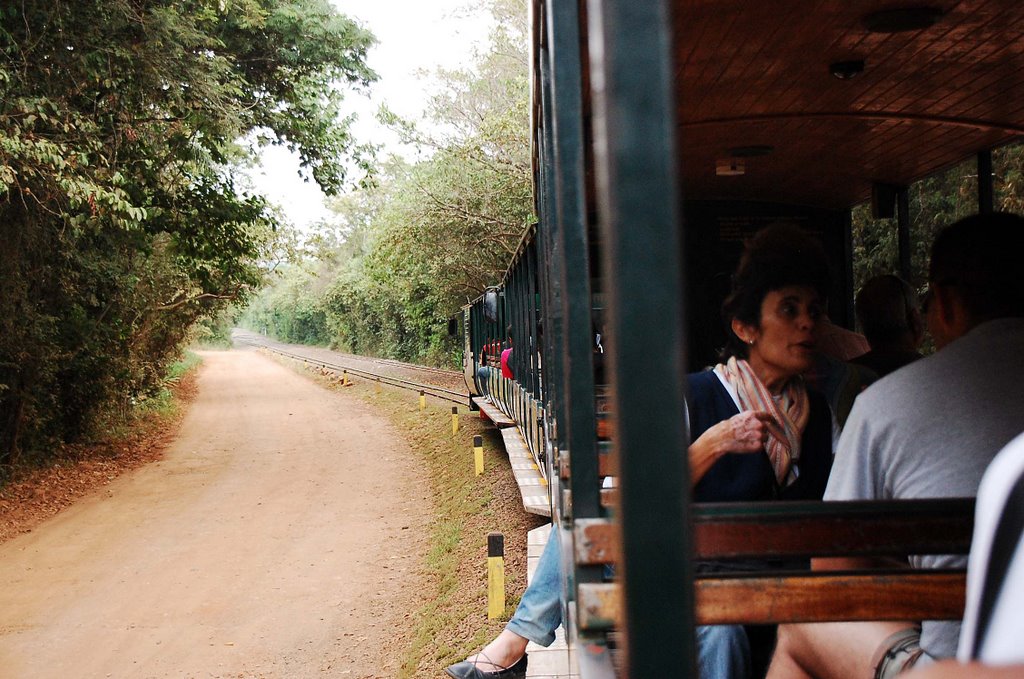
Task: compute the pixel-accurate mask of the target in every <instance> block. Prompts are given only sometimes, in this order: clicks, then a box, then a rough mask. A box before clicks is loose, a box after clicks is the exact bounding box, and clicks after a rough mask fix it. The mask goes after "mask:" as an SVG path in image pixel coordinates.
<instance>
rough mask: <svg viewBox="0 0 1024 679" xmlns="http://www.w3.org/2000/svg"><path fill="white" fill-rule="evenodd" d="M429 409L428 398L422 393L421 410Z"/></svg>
mask: <svg viewBox="0 0 1024 679" xmlns="http://www.w3.org/2000/svg"><path fill="white" fill-rule="evenodd" d="M426 409H427V396H426V394H424V393H423V392H422V391H421V392H420V410H426Z"/></svg>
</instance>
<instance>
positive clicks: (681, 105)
mask: <svg viewBox="0 0 1024 679" xmlns="http://www.w3.org/2000/svg"><path fill="white" fill-rule="evenodd" d="M530 11H531V21H532V26H533V51H532V71H533V72H532V76H533V97H534V101H533V107H532V116H533V120H532V128H533V132H534V138H533V143H534V172H535V201H536V212H537V216H538V221H537V224H536V227H535V228H534V229H531V230H530V233H528V234H527V235H526V237H525V238H524V240H523V244H522V246H521V247H520V249H519V254H518V255H517V256H516V258H515V259H514V261H513V262H512V263H511V265H510V268H509V272H508V274H507V276H506V278H505V280H504V281H503V283H502V285H501V286H500V287H499V288H497V289H495V290H492V291H489V294H487V295H484V296H483V297H481V299H480V300H478V301H477V302H476V303H475V304H473V305H471V306H470V307H467V308H466V310H465V319H466V323H465V327H466V329H467V337H466V347H465V348H466V360H467V362H468V368H467V376H469V378H470V382H471V388H473V389H474V390H476V392H477V393H479V390H480V385H479V384H478V383H476V382H475V380H474V379H473V378H474V376H475V374H476V367H478V366H477V364H476V363H475V361H476V360H477V358H478V357H479V353H480V350H481V348H482V347H483V346H484V345H485V344H486V343H488V342H493V341H494V340H498V341H502V340H503V339H504V337H503V335H504V333H505V328H506V327H507V326H512V328H513V330H512V332H513V339H512V341H513V345H514V346H515V347H516V348H517V351H516V352H514V354H515V355H516V356H517V358H516V361H517V363H516V365H515V366H514V367H515V374H516V380H514V382H512V383H509V384H499V386H498V393H497V394H494V391H493V390H492V394H494V396H495V398H496V400H500V401H501V402H502V403H504V404H505V406H504V408H505V409H506V412H508V413H510V414H514V415H516V416H517V417H518V418H525V424H524V427H525V430H529V431H531V432H533V433H532V434H530V437H531V440H530V446H531V448H532V449H533V450H534V452H535V455H537V457H538V460H539V461H541V462H542V463H544V464H546V465H548V467H549V474H550V480H551V489H552V493H551V495H552V504H553V516H554V517H555V522H556V525H558V526H560V527H561V528H562V529H563V530H562V535H561V539H562V544H563V550H564V553H566V554H568V555H569V556H568V557H567V560H566V562H567V563H568V564H569V566H568V567H567V568H566V573H565V583H566V596H567V600H568V610H567V613H568V623H569V624H568V627H569V629H570V636H571V637H572V638H573V640H574V641H575V643H576V644H577V648H578V649H579V661H580V669H581V673H582V674H583V675H584V676H612V673H613V672H615V671H616V670H615V669H614V668H615V667H617V668H618V670H617V671H618V673H619V675H620V676H629V677H670V676H673V677H675V676H696V674H695V671H694V670H693V669H692V668H693V666H694V658H693V655H692V648H693V625H694V620H695V614H694V610H695V600H694V590H693V584H692V583H693V572H692V554H693V549H694V547H693V544H692V536H693V527H692V526H693V524H692V514H693V511H692V507H691V505H690V503H689V498H688V488H689V483H688V481H687V475H688V470H687V467H686V464H685V459H684V456H683V454H682V451H684V450H685V449H686V447H687V444H688V441H689V436H688V432H687V429H686V424H685V422H684V418H683V417H682V413H683V412H684V394H685V375H686V373H687V372H688V371H690V370H693V369H697V368H699V367H700V366H702V365H707V364H708V363H709V362H712V361H713V358H714V356H713V352H714V349H715V348H716V347H717V346H720V342H721V339H722V334H721V332H722V331H721V329H720V328H719V311H718V305H719V304H720V301H721V299H722V296H723V295H724V290H723V289H727V287H728V275H729V272H731V271H732V269H733V267H734V265H735V262H736V260H737V258H738V256H739V252H740V250H741V247H742V242H743V240H744V238H746V237H747V236H749V235H750V234H751V233H753V232H754V231H756V230H757V229H758V228H760V227H761V226H763V225H765V224H768V223H770V222H775V221H789V222H795V223H797V224H799V225H801V226H803V227H804V228H806V229H808V230H813V231H814V232H816V233H817V234H818V235H819V236H820V237H821V239H822V241H823V243H824V245H825V248H826V250H827V253H828V256H829V258H830V260H831V265H832V266H831V268H832V271H833V274H834V280H835V281H836V282H835V284H834V289H833V290H832V294H831V301H830V309H829V312H830V315H831V318H832V320H833V321H834V322H835V323H837V324H839V325H844V326H847V327H852V323H853V318H852V300H853V280H852V273H851V272H852V268H851V258H852V251H851V247H852V246H851V216H850V215H851V209H852V208H853V207H854V206H856V205H858V204H863V203H865V202H870V203H871V204H872V210H873V212H874V214H875V215H876V216H883V217H884V216H893V217H895V218H896V221H895V226H894V228H895V229H896V230H897V233H898V242H899V244H900V269H901V271H899V272H897V273H903V274H904V277H906V278H909V270H910V257H911V250H912V249H913V248H914V247H915V246H917V245H918V244H916V243H913V242H912V241H911V238H910V228H909V226H910V221H911V219H912V215H911V214H910V211H909V204H910V203H909V200H908V195H909V191H910V190H911V187H912V185H913V184H914V182H916V181H918V180H920V179H922V178H925V177H928V176H931V175H934V174H936V173H938V172H940V171H942V170H944V169H946V168H949V167H951V166H953V165H955V164H957V163H961V162H963V161H965V160H969V159H975V160H976V162H977V169H978V171H977V200H978V210H979V211H991V210H992V209H993V203H994V201H995V200H997V199H998V195H996V196H994V189H993V179H992V174H993V171H992V152H993V150H994V149H999V148H1000V147H1001V146H1004V145H1006V144H1009V143H1011V142H1014V141H1015V140H1017V139H1018V137H1019V136H1020V135H1021V134H1022V133H1024V3H1020V2H1017V0H963V1H957V0H925V2H920V3H919V2H916V1H915V2H899V1H894V0H857V1H850V0H814V1H811V0H786V1H782V0H766V1H764V2H745V1H742V0H675V1H673V0H589V1H581V2H578V3H577V2H572V1H571V0H566V1H562V0H558V1H552V0H531V7H530ZM488 305H490V307H491V308H490V309H487V308H486V307H487V306H488ZM598 334H600V335H601V336H603V338H604V339H603V342H602V343H601V346H600V347H598V346H597V343H596V342H595V339H596V336H597V335H598ZM522 349H528V350H526V351H523V350H522ZM605 411H609V412H611V413H613V416H611V419H610V420H604V418H605V417H608V415H607V414H606V412H605ZM599 423H600V424H601V425H605V424H610V426H601V427H600V429H601V431H600V432H599V431H598V430H599ZM599 434H600V435H599ZM607 475H614V476H616V477H617V486H618V487H617V489H616V490H615V491H614V492H609V491H608V490H607V489H604V490H602V479H603V478H604V477H605V476H607ZM594 521H596V522H603V523H607V524H608V525H611V526H613V527H614V530H615V535H616V536H617V537H616V542H617V546H616V558H615V561H616V569H615V575H614V582H611V583H610V582H609V576H608V569H607V568H605V566H604V565H602V564H600V563H594V562H591V561H588V560H587V559H585V558H581V556H580V555H581V552H586V551H588V550H590V548H591V547H592V545H583V544H582V541H583V540H584V535H585V531H583V530H581V529H580V527H581V526H587V525H588V523H587V522H594ZM608 600H613V601H614V604H612V605H610V607H603V604H601V603H600V602H601V601H604V602H605V603H607V602H608ZM594 601H598V602H599V603H598V604H594V603H593V602H594ZM605 610H614V611H615V616H614V620H602V619H600V618H601V611H605ZM595 611H597V612H598V614H597V615H595ZM612 626H614V627H615V628H616V629H617V632H618V637H617V639H618V640H619V641H618V646H619V647H620V651H621V653H620V655H621V657H620V658H618V661H617V662H615V663H612V662H610V661H609V658H608V656H609V653H608V652H607V648H608V646H609V643H608V639H609V635H608V634H607V632H608V629H609V627H612ZM612 638H616V637H612ZM612 645H615V643H614V642H613V643H612Z"/></svg>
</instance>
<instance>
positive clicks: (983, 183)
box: [978, 149, 994, 215]
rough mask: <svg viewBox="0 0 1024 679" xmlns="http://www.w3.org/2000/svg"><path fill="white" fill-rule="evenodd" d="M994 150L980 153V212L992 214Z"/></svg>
mask: <svg viewBox="0 0 1024 679" xmlns="http://www.w3.org/2000/svg"><path fill="white" fill-rule="evenodd" d="M993 203H994V200H993V191H992V151H990V150H987V149H986V150H985V151H980V152H979V153H978V214H983V215H987V214H991V213H992V210H993Z"/></svg>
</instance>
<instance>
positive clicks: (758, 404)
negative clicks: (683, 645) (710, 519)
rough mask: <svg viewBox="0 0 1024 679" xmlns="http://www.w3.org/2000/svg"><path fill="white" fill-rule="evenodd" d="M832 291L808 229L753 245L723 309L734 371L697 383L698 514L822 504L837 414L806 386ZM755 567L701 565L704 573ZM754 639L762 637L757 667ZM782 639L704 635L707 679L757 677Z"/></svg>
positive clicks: (724, 629)
mask: <svg viewBox="0 0 1024 679" xmlns="http://www.w3.org/2000/svg"><path fill="white" fill-rule="evenodd" d="M828 282H829V278H828V269H827V266H826V263H825V256H824V252H823V250H822V248H821V245H820V244H819V243H818V242H817V241H815V240H813V239H811V238H810V237H808V236H807V235H805V234H804V233H802V232H801V231H800V230H799V229H797V228H796V227H789V226H773V227H768V228H766V229H764V230H762V231H760V232H759V233H758V234H757V235H756V236H755V237H754V238H753V239H752V240H751V241H750V243H749V244H748V246H747V249H746V251H745V252H744V254H743V257H742V258H741V260H740V264H739V267H738V268H737V270H736V273H735V275H734V277H733V286H732V292H731V293H730V295H729V296H728V297H727V298H726V300H725V303H724V304H723V305H722V315H723V317H724V319H725V321H726V324H727V326H728V331H729V332H728V339H727V341H726V346H725V348H724V350H723V352H722V357H721V358H722V360H721V362H720V363H719V364H718V365H716V366H714V368H712V369H710V370H705V371H703V372H700V373H696V374H692V375H690V376H689V378H688V385H689V394H688V398H687V411H688V413H687V414H688V415H689V423H690V436H691V438H692V439H693V443H692V444H691V445H690V448H689V456H690V476H691V479H692V480H693V484H694V485H693V500H694V502H757V501H766V500H820V499H821V497H822V495H823V494H824V492H825V485H826V483H827V482H828V474H829V471H830V469H831V467H832V446H833V424H832V414H831V412H830V410H829V407H828V403H827V402H826V400H825V397H824V396H822V395H821V394H819V393H816V392H814V391H810V390H808V389H807V387H806V385H805V384H804V380H803V377H802V375H803V373H805V372H806V371H808V370H809V369H810V368H811V367H812V366H813V363H814V358H815V334H816V330H817V329H818V328H819V320H820V319H821V317H822V316H823V314H824V308H825V296H826V293H827V289H828ZM759 566H763V564H760V565H759ZM743 567H744V564H736V563H722V564H718V563H707V562H704V563H698V564H697V570H698V571H701V572H709V571H710V572H714V571H729V570H736V569H738V568H743ZM750 632H754V634H755V636H760V637H761V638H760V639H759V640H758V642H757V643H755V644H754V649H753V650H754V651H755V653H754V654H753V655H754V656H757V657H756V659H753V660H752V648H751V639H750ZM773 632H774V630H773V629H771V628H768V629H756V630H752V629H750V628H744V627H743V626H740V625H722V626H713V627H700V628H698V630H697V638H698V662H699V665H700V676H701V678H702V679H715V678H718V677H730V678H741V679H742V678H745V677H751V676H753V673H754V671H755V670H754V669H753V667H754V666H755V665H760V664H761V663H762V662H764V661H765V660H767V657H766V656H767V654H769V653H770V652H771V637H772V635H773ZM759 669H760V668H759Z"/></svg>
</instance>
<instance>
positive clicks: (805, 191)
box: [673, 0, 1024, 208]
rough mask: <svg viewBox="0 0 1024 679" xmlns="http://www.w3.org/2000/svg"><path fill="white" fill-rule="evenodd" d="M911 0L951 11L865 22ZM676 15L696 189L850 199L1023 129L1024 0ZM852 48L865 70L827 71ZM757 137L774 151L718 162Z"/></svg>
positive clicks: (811, 1)
mask: <svg viewBox="0 0 1024 679" xmlns="http://www.w3.org/2000/svg"><path fill="white" fill-rule="evenodd" d="M909 6H915V7H922V6H927V7H932V8H935V9H938V10H941V12H942V15H941V17H940V18H939V19H938V21H937V22H936V23H935V24H934V25H932V26H931V27H929V28H925V29H922V30H916V31H910V32H901V33H872V32H869V31H868V30H867V29H866V28H865V27H864V23H863V20H864V18H865V17H866V16H868V15H870V14H872V13H875V12H878V11H881V10H891V9H894V8H905V7H909ZM673 24H674V35H673V40H674V45H675V51H676V53H677V72H676V88H677V101H678V105H677V108H678V119H679V126H680V137H681V139H680V145H681V148H682V149H683V161H682V165H683V167H682V171H683V177H684V182H685V183H684V186H683V192H684V195H685V196H686V197H687V198H702V199H709V198H711V199H716V198H721V199H730V200H766V201H771V202H784V203H795V204H806V205H815V206H820V207H833V208H839V207H848V206H851V205H854V204H857V203H859V202H863V201H865V200H867V199H868V198H869V197H870V193H871V183H872V182H873V181H878V182H883V183H888V184H896V185H906V184H909V183H910V182H912V181H914V180H915V179H919V178H921V177H925V176H928V175H930V174H933V173H935V172H937V171H939V170H941V169H944V168H946V167H948V166H951V165H953V164H955V163H957V162H960V161H962V160H964V159H966V158H969V157H971V156H973V155H974V154H976V153H977V152H978V151H980V150H983V149H986V148H992V147H995V146H999V145H1002V144H1005V143H1008V142H1010V141H1013V140H1015V139H1018V138H1020V136H1021V135H1022V133H1024V0H964V1H963V2H954V1H951V0H935V1H934V2H929V1H927V0H926V1H925V2H923V3H914V2H911V3H902V4H900V3H894V2H893V1H892V0H888V1H882V0H817V1H815V0H680V2H679V3H678V4H677V6H676V9H675V16H674V20H673ZM849 60H863V61H864V62H865V66H864V71H863V72H862V73H861V74H860V75H859V76H857V77H855V78H853V79H850V80H839V79H837V78H836V77H834V76H833V75H832V74H831V73H830V70H829V65H830V64H831V63H833V62H839V61H849ZM755 145H767V146H771V147H772V148H773V151H772V152H771V153H770V154H769V155H766V156H759V157H749V158H746V159H745V160H744V163H745V174H743V175H740V176H717V175H716V173H715V165H716V161H719V160H728V159H729V158H730V149H734V148H736V147H748V146H755Z"/></svg>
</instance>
